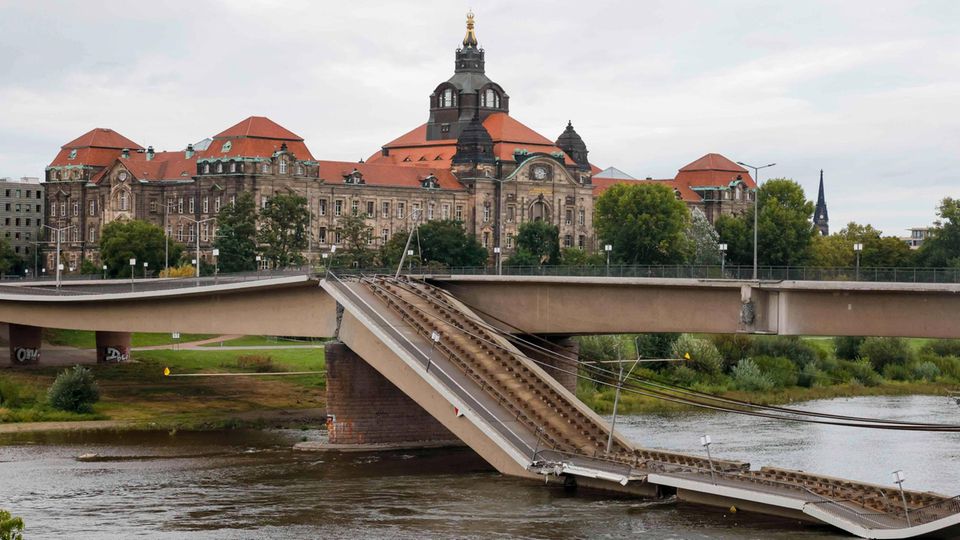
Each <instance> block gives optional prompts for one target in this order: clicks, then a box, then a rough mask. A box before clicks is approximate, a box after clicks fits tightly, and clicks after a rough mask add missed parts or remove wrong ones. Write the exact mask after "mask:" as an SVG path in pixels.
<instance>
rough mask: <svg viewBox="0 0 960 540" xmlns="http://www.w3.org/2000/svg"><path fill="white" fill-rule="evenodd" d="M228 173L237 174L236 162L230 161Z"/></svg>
mask: <svg viewBox="0 0 960 540" xmlns="http://www.w3.org/2000/svg"><path fill="white" fill-rule="evenodd" d="M230 172H232V173H235V172H237V162H236V161H231V162H230Z"/></svg>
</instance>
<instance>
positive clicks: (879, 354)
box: [860, 337, 910, 371]
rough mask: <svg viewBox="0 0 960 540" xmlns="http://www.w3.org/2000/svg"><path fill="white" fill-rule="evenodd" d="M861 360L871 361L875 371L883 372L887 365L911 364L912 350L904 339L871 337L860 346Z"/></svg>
mask: <svg viewBox="0 0 960 540" xmlns="http://www.w3.org/2000/svg"><path fill="white" fill-rule="evenodd" d="M860 358H862V359H868V360H870V364H871V365H872V366H873V367H874V369H876V370H877V371H883V368H884V367H886V365H887V364H899V365H901V366H903V365H906V364H907V363H909V362H910V348H909V347H908V346H907V342H906V340H904V339H903V338H892V337H871V338H867V339H865V340H863V343H862V344H861V345H860Z"/></svg>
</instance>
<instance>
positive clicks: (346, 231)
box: [337, 216, 377, 268]
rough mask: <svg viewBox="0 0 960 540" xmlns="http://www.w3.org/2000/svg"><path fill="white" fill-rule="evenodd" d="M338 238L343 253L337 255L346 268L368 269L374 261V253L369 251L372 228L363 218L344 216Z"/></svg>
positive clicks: (371, 241) (371, 240)
mask: <svg viewBox="0 0 960 540" xmlns="http://www.w3.org/2000/svg"><path fill="white" fill-rule="evenodd" d="M339 227H340V237H341V239H342V240H343V252H342V253H338V254H337V255H338V256H339V257H341V259H340V262H341V263H342V264H346V265H347V266H357V267H360V268H369V267H371V266H373V263H374V261H375V260H376V255H377V254H376V252H375V251H373V250H371V249H370V244H372V243H373V227H372V226H370V225H367V218H366V217H365V216H345V217H343V218H341V219H340V226H339Z"/></svg>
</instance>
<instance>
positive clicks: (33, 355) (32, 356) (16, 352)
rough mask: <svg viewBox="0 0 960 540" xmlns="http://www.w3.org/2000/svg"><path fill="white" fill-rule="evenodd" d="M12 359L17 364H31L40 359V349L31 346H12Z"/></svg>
mask: <svg viewBox="0 0 960 540" xmlns="http://www.w3.org/2000/svg"><path fill="white" fill-rule="evenodd" d="M13 359H14V361H15V362H16V363H18V364H33V363H36V362H39V361H40V349H35V348H33V347H14V349H13Z"/></svg>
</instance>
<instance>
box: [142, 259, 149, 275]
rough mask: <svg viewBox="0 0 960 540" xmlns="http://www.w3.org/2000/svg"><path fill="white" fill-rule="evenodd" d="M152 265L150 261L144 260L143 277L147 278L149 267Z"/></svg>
mask: <svg viewBox="0 0 960 540" xmlns="http://www.w3.org/2000/svg"><path fill="white" fill-rule="evenodd" d="M148 266H150V263H148V262H147V261H143V279H147V267H148Z"/></svg>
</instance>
